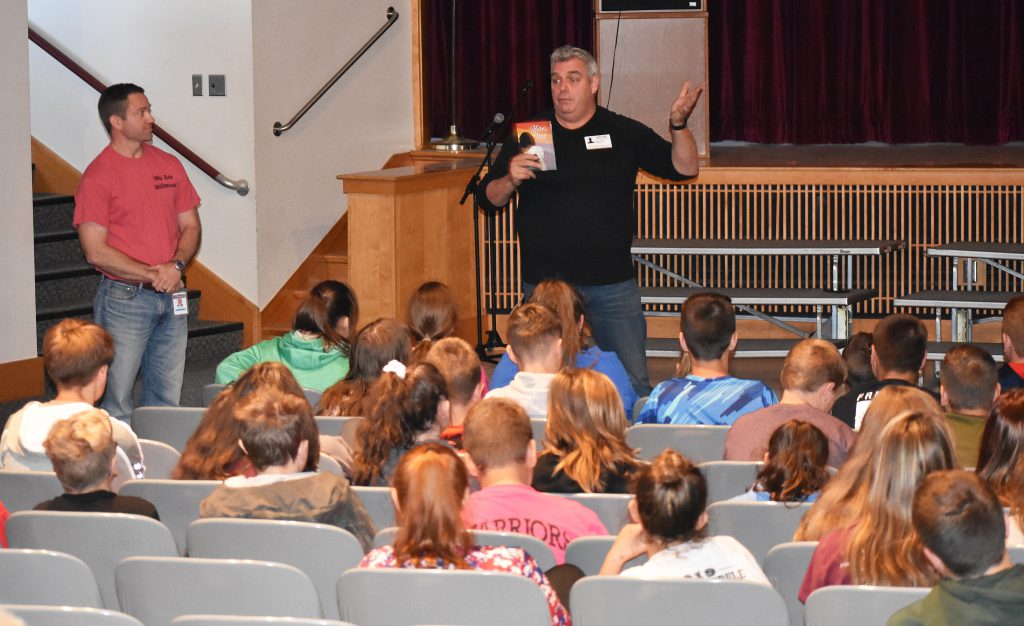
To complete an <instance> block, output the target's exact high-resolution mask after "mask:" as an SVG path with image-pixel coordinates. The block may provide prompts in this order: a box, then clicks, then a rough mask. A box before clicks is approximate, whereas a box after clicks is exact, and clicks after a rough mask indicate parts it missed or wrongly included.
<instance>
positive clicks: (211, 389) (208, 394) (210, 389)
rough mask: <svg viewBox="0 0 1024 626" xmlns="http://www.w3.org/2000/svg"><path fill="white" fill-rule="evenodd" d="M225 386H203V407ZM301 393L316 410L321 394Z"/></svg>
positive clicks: (213, 384)
mask: <svg viewBox="0 0 1024 626" xmlns="http://www.w3.org/2000/svg"><path fill="white" fill-rule="evenodd" d="M226 386H227V385H221V384H218V383H210V384H209V385H205V386H204V387H203V407H208V406H210V405H211V404H213V400H214V398H216V397H217V394H219V393H220V392H221V391H223V390H224V387H226ZM302 393H303V395H305V396H306V400H308V401H309V404H310V405H311V406H312V407H313V408H314V409H315V408H316V405H317V403H318V402H320V397H321V396H322V395H323V392H321V391H317V390H316V389H303V390H302Z"/></svg>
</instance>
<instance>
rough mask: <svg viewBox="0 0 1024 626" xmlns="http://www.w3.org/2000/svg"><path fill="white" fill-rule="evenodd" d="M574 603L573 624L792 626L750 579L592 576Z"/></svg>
mask: <svg viewBox="0 0 1024 626" xmlns="http://www.w3.org/2000/svg"><path fill="white" fill-rule="evenodd" d="M570 598H571V599H570V602H571V604H572V614H573V621H574V622H575V623H577V624H581V625H585V626H620V625H621V624H644V626H669V625H671V626H675V625H677V624H681V623H687V624H758V625H759V626H787V625H788V624H789V615H788V614H787V612H786V603H785V602H783V601H782V598H781V597H780V596H779V594H778V593H777V592H776V591H775V590H774V589H772V588H771V587H770V586H769V585H765V584H763V583H755V582H751V581H747V580H700V579H694V578H677V579H672V580H643V579H638V578H626V577H622V576H587V577H584V578H582V579H580V580H579V581H578V582H577V583H576V584H575V585H573V588H572V592H571V595H570Z"/></svg>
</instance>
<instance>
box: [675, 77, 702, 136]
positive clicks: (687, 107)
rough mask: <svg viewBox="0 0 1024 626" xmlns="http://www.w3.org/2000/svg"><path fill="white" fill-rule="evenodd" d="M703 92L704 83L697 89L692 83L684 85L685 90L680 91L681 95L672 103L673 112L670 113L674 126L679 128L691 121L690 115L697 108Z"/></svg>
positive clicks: (688, 82) (687, 82)
mask: <svg viewBox="0 0 1024 626" xmlns="http://www.w3.org/2000/svg"><path fill="white" fill-rule="evenodd" d="M703 91H704V84H703V83H700V84H698V85H697V86H696V87H694V86H693V85H692V84H691V83H690V81H686V82H685V83H683V88H682V89H681V90H680V91H679V95H678V96H676V99H675V101H674V102H673V103H672V110H671V111H670V112H669V120H670V121H671V122H672V124H674V125H676V126H679V125H680V124H682V123H684V122H685V121H686V120H688V119H690V114H691V113H693V109H694V107H696V106H697V100H699V99H700V94H701V93H702V92H703Z"/></svg>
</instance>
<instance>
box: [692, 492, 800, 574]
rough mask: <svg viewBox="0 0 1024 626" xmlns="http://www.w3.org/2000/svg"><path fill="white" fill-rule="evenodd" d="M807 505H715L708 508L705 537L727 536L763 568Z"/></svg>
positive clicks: (774, 503) (741, 503)
mask: <svg viewBox="0 0 1024 626" xmlns="http://www.w3.org/2000/svg"><path fill="white" fill-rule="evenodd" d="M810 508H811V505H810V504H806V503H805V504H797V503H789V502H715V503H713V504H712V505H711V506H709V507H708V534H710V535H729V536H731V537H735V538H736V540H737V541H739V542H740V543H742V544H743V545H744V546H746V548H747V550H750V553H751V554H753V555H754V558H755V559H757V562H758V563H759V564H761V565H764V558H765V555H767V554H768V551H769V550H771V549H772V547H774V546H776V545H778V544H780V543H787V542H788V541H790V540H791V539H792V537H793V533H795V532H796V527H797V526H799V525H800V519H801V518H802V517H803V516H804V513H806V512H807V510H808V509H810Z"/></svg>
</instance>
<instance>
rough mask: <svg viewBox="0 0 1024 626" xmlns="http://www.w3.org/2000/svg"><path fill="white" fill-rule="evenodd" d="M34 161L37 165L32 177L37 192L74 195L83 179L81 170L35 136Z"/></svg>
mask: <svg viewBox="0 0 1024 626" xmlns="http://www.w3.org/2000/svg"><path fill="white" fill-rule="evenodd" d="M32 163H33V164H34V165H35V166H36V167H35V174H34V175H33V177H32V191H33V192H35V193H60V194H65V195H69V196H70V195H74V193H75V189H77V188H78V181H80V180H82V173H81V172H79V171H78V170H76V169H75V168H74V167H73V166H72V165H71V164H70V163H68V162H67V161H65V160H64V159H62V158H60V157H59V156H57V153H55V152H54V151H53V150H50V149H49V148H47V147H46V146H44V145H43V144H42V143H40V141H39V140H38V139H36V138H35V137H33V138H32Z"/></svg>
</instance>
